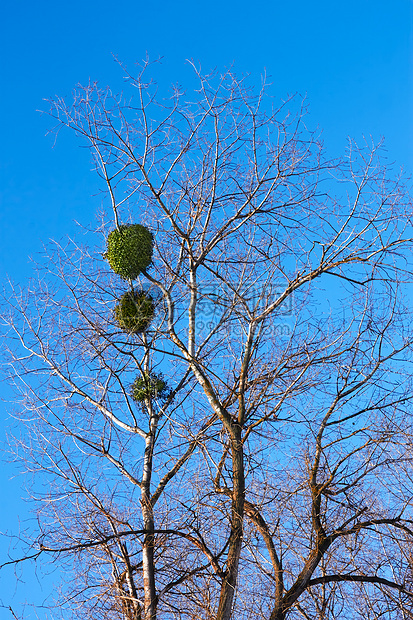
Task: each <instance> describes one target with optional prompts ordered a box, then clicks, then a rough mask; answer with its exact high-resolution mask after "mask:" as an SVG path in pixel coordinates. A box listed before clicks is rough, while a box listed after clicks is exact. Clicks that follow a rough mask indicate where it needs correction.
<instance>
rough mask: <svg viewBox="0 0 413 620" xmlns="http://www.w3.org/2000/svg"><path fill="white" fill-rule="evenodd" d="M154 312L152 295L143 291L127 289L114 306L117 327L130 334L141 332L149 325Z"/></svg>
mask: <svg viewBox="0 0 413 620" xmlns="http://www.w3.org/2000/svg"><path fill="white" fill-rule="evenodd" d="M154 314H155V303H154V300H153V297H152V296H151V295H149V293H146V292H145V291H128V292H127V293H125V294H124V295H122V297H121V298H120V300H119V303H118V305H117V306H116V307H115V317H116V319H117V322H118V324H119V327H120V328H121V329H122V330H123V331H125V332H128V333H130V334H141V333H142V332H144V331H145V330H146V329H147V328H148V327H149V325H150V323H151V321H152V319H153V317H154Z"/></svg>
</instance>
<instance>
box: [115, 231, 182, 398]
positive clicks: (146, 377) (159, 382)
mask: <svg viewBox="0 0 413 620" xmlns="http://www.w3.org/2000/svg"><path fill="white" fill-rule="evenodd" d="M152 253H153V235H152V233H151V232H150V231H149V230H148V229H147V228H146V227H145V226H142V225H141V224H121V225H120V226H119V227H118V228H115V230H112V232H111V233H110V234H109V236H108V238H107V251H106V254H105V258H106V259H107V261H108V263H109V265H110V267H111V268H112V269H113V271H114V272H115V273H117V274H118V275H120V277H121V278H123V279H124V280H135V279H136V278H137V277H138V275H139V274H140V273H141V272H142V271H144V270H145V269H147V267H149V265H150V264H151V262H152ZM114 314H115V318H116V320H117V323H118V325H119V327H120V328H121V329H122V331H125V332H127V333H129V334H141V333H143V332H144V331H145V330H146V329H148V327H149V325H150V324H151V322H152V319H153V317H154V314H155V302H154V299H153V297H152V296H151V295H150V294H149V293H147V292H146V291H144V290H142V289H141V290H138V291H135V290H133V289H132V290H131V291H127V292H126V293H124V294H123V295H122V296H121V297H120V299H119V302H118V304H117V305H116V306H115V309H114ZM169 395H170V390H169V388H168V387H167V385H166V382H165V380H164V378H163V376H162V375H161V374H155V373H144V374H143V375H142V376H139V377H137V378H136V379H135V381H134V382H133V384H132V387H131V397H132V398H133V400H135V401H136V402H139V403H143V402H144V401H145V400H146V399H148V398H156V399H158V400H166V399H167V398H168V396H169Z"/></svg>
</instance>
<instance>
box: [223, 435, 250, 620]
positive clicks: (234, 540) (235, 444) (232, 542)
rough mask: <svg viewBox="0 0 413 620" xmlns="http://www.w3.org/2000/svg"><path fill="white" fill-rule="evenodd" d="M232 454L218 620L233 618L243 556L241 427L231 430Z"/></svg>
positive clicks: (243, 486) (243, 491)
mask: <svg viewBox="0 0 413 620" xmlns="http://www.w3.org/2000/svg"><path fill="white" fill-rule="evenodd" d="M231 453H232V469H233V491H232V506H231V533H230V539H229V548H228V558H227V567H226V571H225V579H224V582H223V584H222V587H221V595H220V599H219V606H218V613H217V618H216V620H230V618H231V613H232V606H233V602H234V594H235V589H236V585H237V577H238V564H239V558H240V555H241V546H242V536H243V525H244V499H245V474H244V449H243V444H242V441H241V427H240V426H239V425H234V427H233V429H232V430H231Z"/></svg>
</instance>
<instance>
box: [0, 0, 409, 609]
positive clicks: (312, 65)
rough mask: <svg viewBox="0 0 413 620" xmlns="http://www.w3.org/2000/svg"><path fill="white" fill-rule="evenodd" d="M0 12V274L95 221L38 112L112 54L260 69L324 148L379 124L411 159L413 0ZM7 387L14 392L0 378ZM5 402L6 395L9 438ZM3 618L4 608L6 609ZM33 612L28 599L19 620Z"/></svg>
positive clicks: (88, 176)
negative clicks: (301, 107)
mask: <svg viewBox="0 0 413 620" xmlns="http://www.w3.org/2000/svg"><path fill="white" fill-rule="evenodd" d="M0 22H1V24H0V48H1V68H0V71H1V84H2V87H3V88H2V96H1V97H0V119H1V142H2V148H1V153H0V274H1V277H2V278H5V277H7V276H8V277H10V278H11V279H13V280H15V281H18V282H19V283H20V284H23V285H24V282H25V281H26V279H27V278H28V277H29V275H30V271H31V264H30V261H29V256H33V257H35V256H36V253H38V252H39V251H40V250H41V247H42V242H43V241H45V242H47V240H48V239H50V238H54V239H61V238H62V237H64V236H65V235H67V234H73V233H74V232H75V228H76V227H75V224H74V220H77V221H79V222H81V223H83V224H88V223H90V222H92V221H93V218H94V213H95V210H96V209H97V208H98V207H99V205H100V201H101V198H100V197H97V196H96V193H97V190H98V185H97V179H96V178H95V176H94V174H93V173H92V172H90V168H91V166H90V163H89V159H88V154H87V152H86V151H85V150H81V149H80V148H79V147H78V145H77V143H76V141H75V140H74V138H73V136H71V135H63V134H62V135H61V137H59V139H58V142H57V145H56V147H55V148H52V139H51V137H50V136H48V137H45V134H46V131H47V130H48V129H50V128H51V123H50V119H48V118H47V116H46V115H43V116H42V115H40V114H39V113H38V112H37V110H39V109H46V108H47V105H46V104H45V103H44V102H43V99H44V98H47V97H50V96H53V95H61V96H69V95H70V93H71V90H72V88H73V87H74V85H75V84H76V83H78V82H80V83H85V82H87V81H88V80H89V79H92V80H99V81H100V82H101V84H102V85H106V84H110V85H114V90H116V88H117V87H118V86H120V85H121V77H120V71H119V68H118V66H117V65H116V63H115V62H114V60H113V56H112V55H116V56H117V57H118V58H119V60H121V61H122V62H123V63H125V64H126V65H127V66H128V68H130V69H131V70H132V69H133V64H134V62H136V61H139V60H141V59H143V58H144V57H145V55H146V53H148V54H149V57H150V58H152V59H156V58H158V57H163V61H162V64H161V65H159V66H158V69H157V74H158V81H160V82H161V83H162V84H165V85H168V84H169V83H171V82H175V83H176V82H179V83H180V84H183V85H185V81H186V80H187V79H188V76H189V75H190V69H189V67H188V66H187V65H186V64H185V60H186V59H193V60H195V61H196V62H197V63H199V64H200V65H201V67H202V69H203V71H204V72H208V71H210V70H211V69H214V68H218V69H221V68H222V69H223V68H225V67H228V66H230V65H233V66H234V69H235V72H236V73H238V74H241V73H243V74H245V73H250V74H252V76H253V77H254V78H256V79H258V77H259V75H260V74H261V73H262V72H263V71H264V70H266V72H267V75H268V76H270V81H271V82H272V89H271V90H272V94H274V95H275V96H276V97H279V98H282V97H285V96H286V95H287V94H289V93H295V92H298V93H300V94H301V95H306V96H307V98H308V102H309V105H310V122H311V123H312V127H316V126H319V127H320V128H321V129H323V138H324V142H325V145H326V148H327V150H328V152H330V154H331V155H332V156H336V155H339V154H342V153H343V151H344V149H345V146H346V138H347V136H348V135H350V136H352V137H354V138H356V139H360V138H361V137H362V135H365V136H370V135H371V136H372V137H373V138H374V139H375V140H378V139H380V138H381V137H382V136H384V137H385V140H386V142H385V143H386V146H387V150H388V158H389V161H390V162H395V165H396V166H399V167H400V166H402V167H404V168H405V170H406V171H407V172H408V173H411V172H412V171H413V149H412V138H413V130H412V128H413V119H412V111H413V108H412V103H413V96H412V93H413V88H412V86H413V84H412V82H413V80H412V68H413V66H412V65H413V63H412V48H413V45H412V0H392V1H389V0H374V1H373V0H357V1H355V0H346V1H345V2H337V1H333V0H314V1H312V2H310V1H309V0H295V1H294V0H292V1H290V2H287V1H286V0H284V1H283V2H281V1H280V0H272V1H271V0H255V3H253V2H246V1H245V0H237V1H236V2H235V1H234V0H210V1H209V2H199V1H197V0H191V1H189V0H174V1H173V2H171V0H168V1H167V0H157V1H156V2H153V3H146V2H143V1H142V0H117V1H116V2H108V1H107V0H100V1H99V2H98V1H96V0H83V2H80V1H79V0H72V1H71V2H59V1H56V0H54V1H53V2H52V1H51V0H48V1H46V0H37V1H34V0H30V1H29V0H13V1H12V0H4V3H3V6H2V11H1V17H0ZM255 81H256V80H255ZM1 393H2V397H3V398H4V399H6V400H7V399H8V398H10V393H9V392H8V391H7V389H6V388H5V387H2V389H1ZM8 410H9V406H8V405H7V403H6V404H2V403H0V415H1V419H0V432H1V434H2V437H3V439H4V433H5V427H6V426H7V424H8V422H7V415H8V413H7V412H8ZM3 446H4V444H3ZM16 471H17V470H16V469H15V468H13V467H12V466H5V465H4V466H2V468H1V469H0V484H1V485H2V492H1V497H2V502H1V507H0V511H2V512H0V531H4V530H5V529H13V528H16V527H17V526H18V521H17V515H20V517H21V519H22V520H23V521H24V519H26V518H27V514H28V512H27V510H28V509H27V506H26V505H25V504H24V502H23V501H22V500H21V496H22V495H24V492H23V491H22V488H21V483H22V481H23V480H22V478H14V479H10V478H11V476H13V475H14V474H15V473H16ZM5 549H6V547H5V545H4V544H3V545H2V546H0V552H1V553H4V550H5ZM0 563H1V562H0ZM14 583H15V579H14V577H13V575H12V573H10V572H9V573H7V576H6V577H5V576H2V574H0V604H1V602H2V601H3V604H4V605H10V604H12V605H13V607H14V608H15V610H16V612H17V611H18V612H19V613H20V610H21V608H20V607H19V605H18V600H21V599H24V598H25V597H27V599H31V598H34V597H37V600H41V596H42V593H41V591H40V584H39V583H37V582H36V581H35V580H32V579H30V578H29V581H28V582H27V583H26V584H21V585H20V587H19V588H18V589H17V591H16V593H15V594H14ZM47 587H49V586H46V587H45V590H44V591H45V593H46V590H47ZM38 613H39V617H40V618H44V617H45V616H44V615H42V614H44V612H43V611H42V610H40V611H39V612H38ZM3 617H4V618H5V620H6V619H7V618H11V614H9V612H7V611H6V609H4V608H3V609H2V608H0V619H1V620H2V619H3ZM35 617H36V616H35V615H32V614H31V612H30V613H29V610H28V609H26V615H25V616H24V620H29V618H35Z"/></svg>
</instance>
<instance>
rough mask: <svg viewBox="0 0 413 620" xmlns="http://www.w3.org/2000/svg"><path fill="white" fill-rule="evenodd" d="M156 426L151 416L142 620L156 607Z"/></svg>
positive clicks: (144, 502) (146, 462)
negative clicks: (153, 499) (153, 497)
mask: <svg viewBox="0 0 413 620" xmlns="http://www.w3.org/2000/svg"><path fill="white" fill-rule="evenodd" d="M156 426H157V416H156V415H154V414H153V415H152V419H151V424H150V433H149V434H148V437H147V438H146V445H145V455H144V466H143V475H142V495H141V505H142V517H143V525H144V528H145V531H146V533H145V537H144V541H143V548H142V570H143V588H144V620H156V607H157V596H156V587H155V563H154V542H155V541H154V538H155V536H154V529H155V524H154V518H153V507H152V502H151V478H152V460H153V448H154V437H155V431H156Z"/></svg>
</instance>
